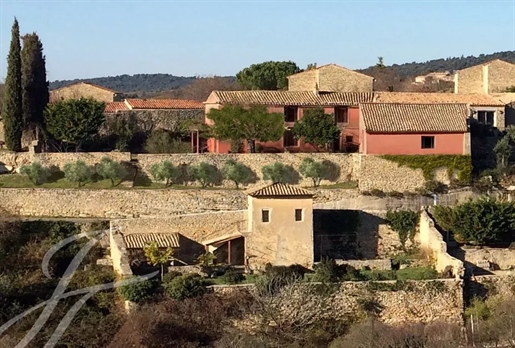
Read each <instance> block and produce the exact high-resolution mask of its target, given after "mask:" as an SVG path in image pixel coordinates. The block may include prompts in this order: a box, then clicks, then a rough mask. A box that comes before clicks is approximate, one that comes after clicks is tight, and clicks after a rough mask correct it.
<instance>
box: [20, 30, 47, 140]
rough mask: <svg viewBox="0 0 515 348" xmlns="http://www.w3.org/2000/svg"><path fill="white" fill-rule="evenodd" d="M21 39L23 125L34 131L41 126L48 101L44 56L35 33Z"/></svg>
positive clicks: (41, 45)
mask: <svg viewBox="0 0 515 348" xmlns="http://www.w3.org/2000/svg"><path fill="white" fill-rule="evenodd" d="M22 39H23V48H22V50H21V63H22V64H21V66H22V74H21V86H22V95H23V98H22V99H23V125H24V128H25V129H29V130H34V129H36V128H41V127H42V126H43V111H44V110H45V107H46V105H47V104H48V99H49V94H48V82H47V79H46V66H45V56H44V55H43V44H42V43H41V41H40V40H39V37H38V35H37V34H36V33H32V34H27V35H25V36H23V37H22Z"/></svg>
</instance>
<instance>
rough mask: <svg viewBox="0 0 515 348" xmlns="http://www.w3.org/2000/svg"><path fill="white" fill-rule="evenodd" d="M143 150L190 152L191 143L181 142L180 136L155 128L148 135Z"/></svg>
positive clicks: (149, 151)
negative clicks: (155, 129)
mask: <svg viewBox="0 0 515 348" xmlns="http://www.w3.org/2000/svg"><path fill="white" fill-rule="evenodd" d="M145 150H146V151H147V152H148V153H188V152H191V145H190V144H189V143H186V142H182V141H181V140H180V138H178V137H174V136H173V134H170V133H168V132H166V131H162V130H157V131H154V132H152V134H151V135H150V137H148V139H147V142H146V144H145Z"/></svg>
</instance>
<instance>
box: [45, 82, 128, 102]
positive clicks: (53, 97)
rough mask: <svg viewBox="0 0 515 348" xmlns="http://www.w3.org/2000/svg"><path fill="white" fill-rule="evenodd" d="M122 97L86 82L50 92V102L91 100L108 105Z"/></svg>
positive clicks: (117, 93)
mask: <svg viewBox="0 0 515 348" xmlns="http://www.w3.org/2000/svg"><path fill="white" fill-rule="evenodd" d="M123 97H124V96H123V94H122V93H119V92H116V91H113V90H112V89H109V88H106V87H102V86H98V85H94V84H92V83H87V82H78V83H75V84H73V85H69V86H65V87H61V88H58V89H55V90H52V91H50V102H56V101H59V100H66V99H80V98H93V99H95V100H98V101H101V102H105V103H110V102H114V101H122V100H123Z"/></svg>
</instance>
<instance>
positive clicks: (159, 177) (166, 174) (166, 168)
mask: <svg viewBox="0 0 515 348" xmlns="http://www.w3.org/2000/svg"><path fill="white" fill-rule="evenodd" d="M150 174H151V175H152V178H154V180H155V181H165V187H166V186H169V185H171V184H173V183H174V182H176V181H177V180H178V178H179V175H180V170H179V168H177V167H176V166H174V165H173V163H172V162H170V161H163V162H161V163H154V164H153V165H152V166H151V167H150Z"/></svg>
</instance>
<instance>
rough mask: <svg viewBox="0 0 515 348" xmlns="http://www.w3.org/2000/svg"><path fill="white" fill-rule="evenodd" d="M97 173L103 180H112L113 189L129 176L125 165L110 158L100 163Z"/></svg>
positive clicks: (105, 158)
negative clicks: (117, 183) (117, 182)
mask: <svg viewBox="0 0 515 348" xmlns="http://www.w3.org/2000/svg"><path fill="white" fill-rule="evenodd" d="M97 173H98V175H100V177H101V178H103V179H109V180H111V186H113V187H114V186H115V182H116V181H121V180H122V179H123V178H124V177H125V175H127V171H126V170H125V168H124V167H123V165H122V164H121V163H119V162H115V161H113V160H112V159H110V158H109V157H104V158H102V159H101V160H100V163H99V164H98V165H97Z"/></svg>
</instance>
